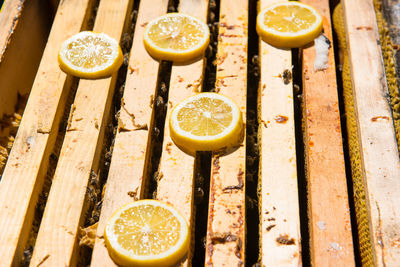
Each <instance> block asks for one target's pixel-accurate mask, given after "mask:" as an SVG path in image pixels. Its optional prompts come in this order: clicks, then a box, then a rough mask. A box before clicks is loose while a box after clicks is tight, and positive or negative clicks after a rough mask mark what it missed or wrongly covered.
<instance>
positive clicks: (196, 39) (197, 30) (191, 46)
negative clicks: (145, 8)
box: [143, 13, 210, 62]
mask: <svg viewBox="0 0 400 267" xmlns="http://www.w3.org/2000/svg"><path fill="white" fill-rule="evenodd" d="M209 40H210V31H209V29H208V26H207V24H205V23H204V22H202V21H200V20H198V19H197V18H194V17H192V16H189V15H185V14H181V13H169V14H166V15H164V16H161V17H158V18H156V19H154V20H152V21H151V22H150V23H149V24H147V26H146V29H145V31H144V38H143V41H144V46H145V48H146V50H147V52H148V53H149V54H150V55H151V56H152V57H154V58H157V59H161V60H171V61H175V62H183V61H187V60H190V59H193V58H196V57H197V56H200V55H202V54H203V53H204V51H205V50H206V48H207V46H208V43H209Z"/></svg>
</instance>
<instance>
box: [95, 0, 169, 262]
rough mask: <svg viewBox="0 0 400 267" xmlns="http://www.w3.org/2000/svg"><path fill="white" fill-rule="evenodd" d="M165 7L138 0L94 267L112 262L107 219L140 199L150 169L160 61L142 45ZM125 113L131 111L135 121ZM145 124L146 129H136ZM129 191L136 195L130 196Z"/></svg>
mask: <svg viewBox="0 0 400 267" xmlns="http://www.w3.org/2000/svg"><path fill="white" fill-rule="evenodd" d="M167 6H168V0H157V1H141V2H140V7H139V13H138V18H137V21H136V26H135V35H134V39H133V44H132V49H131V54H130V55H131V57H130V60H129V67H128V73H127V77H126V82H125V91H124V95H123V102H124V107H122V108H121V110H120V122H119V128H120V129H121V128H122V130H121V131H119V132H118V133H117V135H116V137H115V142H114V150H113V155H112V161H111V166H110V170H109V175H108V178H107V184H106V190H105V194H104V199H103V204H102V209H101V214H100V220H99V224H98V227H97V235H96V243H95V246H94V251H93V256H92V261H91V266H94V267H98V266H113V265H114V263H113V262H112V260H111V258H110V257H109V255H108V252H107V249H106V247H105V245H104V240H103V233H104V228H105V224H106V222H107V220H108V218H109V217H110V216H111V215H112V214H113V213H114V212H115V211H116V210H117V209H118V208H119V207H121V206H122V205H124V204H126V203H129V202H132V201H133V200H135V199H140V198H143V191H144V186H145V184H146V181H145V179H146V178H148V170H149V159H148V155H149V151H148V149H149V147H148V146H149V145H150V143H151V140H150V139H151V134H150V129H152V127H153V126H152V125H153V115H152V112H153V110H154V109H152V105H151V104H150V103H151V101H152V99H153V98H154V97H153V96H154V95H155V94H156V86H157V74H158V68H159V62H158V61H156V60H154V59H153V58H152V57H150V55H149V54H148V53H147V52H146V50H145V48H144V46H143V32H144V29H145V25H146V24H147V23H148V22H149V21H151V20H152V19H154V18H156V17H158V16H161V15H163V14H164V13H166V11H167ZM128 112H129V113H130V114H134V116H135V118H134V122H133V120H132V117H131V115H129V114H128ZM133 123H135V124H136V125H134V124H133ZM145 124H146V126H147V129H141V130H135V129H136V128H137V127H138V126H139V125H142V126H144V125H145ZM129 192H133V193H135V194H136V196H134V197H133V198H132V196H130V195H129V194H128V193H129Z"/></svg>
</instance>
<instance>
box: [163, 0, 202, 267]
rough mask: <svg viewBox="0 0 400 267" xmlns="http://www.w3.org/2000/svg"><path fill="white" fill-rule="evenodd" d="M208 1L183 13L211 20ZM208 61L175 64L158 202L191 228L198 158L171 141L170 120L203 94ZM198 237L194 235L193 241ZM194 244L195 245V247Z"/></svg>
mask: <svg viewBox="0 0 400 267" xmlns="http://www.w3.org/2000/svg"><path fill="white" fill-rule="evenodd" d="M207 9H208V0H190V1H189V0H188V1H180V3H179V8H178V10H179V12H182V13H186V14H189V15H192V16H195V17H197V18H198V19H200V20H202V21H204V22H206V21H207ZM204 64H205V60H203V59H201V60H197V61H195V62H193V63H190V64H183V65H178V64H174V65H173V66H172V70H171V81H170V86H169V93H168V95H169V96H168V102H169V103H168V104H169V105H168V110H167V117H166V118H167V119H166V122H165V128H164V141H163V149H162V155H161V160H160V166H159V171H158V172H159V176H158V187H157V199H158V200H161V201H165V202H168V203H170V204H172V205H173V206H174V207H175V208H177V209H178V210H179V211H180V212H181V213H182V215H183V216H184V217H185V218H186V220H187V222H188V225H189V227H190V229H191V230H192V233H193V230H194V228H193V227H194V224H193V223H192V220H193V216H194V210H193V205H194V196H193V190H194V162H195V158H194V157H192V156H190V155H188V154H185V153H184V152H183V151H181V150H180V149H179V148H178V147H177V146H176V145H175V144H174V143H173V142H172V140H171V137H170V134H169V125H168V119H169V114H170V112H171V108H172V107H173V106H175V105H177V104H178V103H179V102H181V101H182V100H183V99H185V98H187V97H189V96H191V95H194V94H195V93H196V92H199V91H201V89H202V83H203V80H202V78H203V69H204ZM193 237H194V236H192V238H193ZM192 245H193V244H192ZM193 249H194V248H193V247H191V248H190V250H189V253H188V257H187V260H185V262H184V263H183V264H184V266H191V260H192V259H191V258H192V254H193Z"/></svg>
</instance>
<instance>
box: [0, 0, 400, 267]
mask: <svg viewBox="0 0 400 267" xmlns="http://www.w3.org/2000/svg"><path fill="white" fill-rule="evenodd" d="M274 2H278V1H277V0H262V1H260V2H259V8H264V7H266V6H268V5H270V4H272V3H274ZM303 2H305V3H308V4H310V5H313V6H314V7H315V8H317V9H318V10H319V12H320V13H321V14H322V15H323V16H324V29H325V32H324V34H325V35H326V36H327V37H328V39H330V40H331V41H332V33H331V30H330V29H331V22H330V15H329V1H328V0H324V1H317V0H305V1H303ZM8 3H13V1H9V2H8ZM94 4H95V1H93V0H69V1H61V3H60V5H59V7H58V9H57V13H56V16H55V19H54V23H53V26H52V30H51V33H50V36H49V38H48V40H47V44H46V48H45V50H44V52H43V56H42V61H41V63H40V66H39V68H38V70H37V75H36V78H35V81H34V83H33V86H32V89H31V93H30V98H29V101H28V104H27V107H26V110H25V112H24V116H23V119H22V122H21V126H20V129H19V132H18V135H17V137H16V140H15V143H14V145H13V149H12V151H11V154H10V157H9V160H8V163H7V165H6V169H5V171H4V173H3V175H2V180H1V184H0V227H1V229H2V230H1V231H0V243H1V244H4V246H3V245H2V249H1V251H0V256H1V258H2V263H4V264H5V265H7V266H8V265H16V264H18V263H19V262H20V260H21V257H22V254H23V249H24V247H25V245H26V242H27V239H28V236H29V231H30V229H31V225H32V220H33V217H34V209H35V205H36V204H37V201H38V197H39V194H40V192H41V191H42V187H43V183H44V179H45V175H46V172H47V170H48V160H49V157H50V155H51V153H52V151H53V148H54V146H55V142H56V139H57V134H58V132H59V126H60V121H61V120H62V117H63V115H64V110H65V109H67V110H68V109H69V107H66V103H67V101H68V98H69V97H71V96H72V95H74V94H75V96H74V97H75V98H74V100H73V103H72V106H71V108H70V113H69V117H68V119H67V120H68V125H67V129H66V131H65V135H64V136H63V144H62V146H61V151H60V153H59V158H58V163H57V166H56V169H55V173H54V177H53V182H52V185H51V189H50V192H49V197H48V199H47V203H46V209H45V212H44V214H43V219H42V221H41V226H40V230H39V233H38V236H37V239H36V243H35V249H34V253H33V256H32V260H31V265H32V266H37V265H43V266H44V265H47V266H63V265H66V266H70V265H72V266H74V265H76V264H77V260H78V252H79V245H78V242H77V241H78V239H79V229H80V227H82V226H83V222H84V217H85V213H86V210H87V205H88V199H87V192H86V191H87V187H88V183H89V180H90V177H91V175H93V172H94V173H98V171H99V164H100V157H101V152H102V149H103V143H104V133H105V131H106V127H107V123H108V120H109V115H110V114H111V113H112V111H110V108H111V106H112V98H113V94H114V90H115V86H116V85H115V84H116V79H117V74H115V75H113V76H112V77H110V78H107V79H101V80H79V84H78V86H77V89H76V93H75V88H74V84H77V83H78V79H76V78H74V77H71V76H67V75H65V74H64V73H63V72H62V71H61V70H60V69H59V68H58V64H57V61H56V55H57V51H58V48H59V46H60V44H61V42H62V41H63V40H65V39H66V38H68V37H69V36H71V35H73V34H75V33H77V32H79V31H81V30H85V29H87V28H88V21H89V18H90V17H91V16H92V11H93V5H94ZM168 4H169V3H168V1H167V0H157V1H144V0H143V1H140V5H139V7H138V18H137V21H136V25H135V29H134V37H133V44H132V48H131V52H130V57H129V63H128V68H127V72H126V73H124V74H122V75H124V76H126V79H125V84H124V85H125V90H124V92H123V98H122V100H121V109H120V111H119V123H118V131H117V133H116V134H115V140H114V150H113V154H112V160H111V165H110V168H109V173H108V177H107V180H106V187H105V188H106V189H105V194H104V198H103V204H102V205H103V206H102V210H101V214H100V219H99V223H98V227H97V233H96V236H95V244H94V249H93V253H92V258H91V264H92V266H112V265H113V262H112V260H111V259H110V258H109V256H108V253H107V250H106V248H105V246H104V241H103V231H104V226H105V222H106V220H107V218H108V217H109V216H110V215H111V214H112V213H113V212H114V211H115V210H116V209H117V208H118V207H119V206H121V205H122V204H124V203H127V202H129V201H132V200H135V199H139V198H143V197H144V196H145V195H146V191H147V190H148V189H147V187H148V184H149V181H148V179H149V178H150V177H149V176H150V173H149V170H150V165H151V150H152V143H153V142H154V140H153V136H152V134H151V133H152V129H153V128H154V124H155V116H156V115H155V114H154V112H155V105H154V98H155V97H156V96H157V94H158V93H157V87H158V86H159V79H160V70H161V68H162V67H161V64H160V63H159V62H157V61H156V60H154V59H153V58H151V57H150V56H149V55H148V54H147V52H146V51H145V49H144V47H143V44H142V42H143V40H142V34H143V30H144V27H145V25H146V24H147V23H148V22H149V21H150V20H151V19H153V18H155V17H157V16H160V15H162V14H164V13H166V12H167V8H168ZM133 5H134V1H129V0H118V1H115V0H114V1H112V0H101V1H100V3H99V6H98V9H97V15H96V20H95V24H94V28H93V30H95V31H100V32H106V33H107V34H109V35H111V36H112V37H114V38H115V39H117V40H121V39H122V36H123V32H125V31H126V28H127V27H128V26H130V25H128V24H129V23H130V22H131V20H130V19H129V18H130V14H131V12H132V9H133ZM343 6H344V11H345V12H344V14H345V18H346V22H347V27H346V30H347V32H348V43H349V47H350V49H349V50H350V55H351V62H352V77H353V86H354V92H355V96H356V103H357V108H358V109H357V110H358V118H359V121H358V124H359V125H358V126H359V129H360V133H359V135H360V142H361V147H362V148H363V168H364V172H365V179H366V188H367V190H366V191H367V192H368V200H369V202H368V203H369V211H370V216H371V220H370V222H371V229H372V234H371V235H372V236H371V240H372V241H373V250H374V257H375V258H374V259H375V262H376V264H377V265H378V266H385V264H386V265H387V266H394V265H396V263H398V259H399V258H400V257H398V255H399V254H400V252H399V249H398V245H397V246H396V242H395V241H396V240H398V239H396V238H399V234H398V232H396V231H398V230H397V228H396V229H395V228H394V227H393V226H398V225H400V218H398V216H397V215H396V212H395V210H393V207H395V206H396V203H399V198H400V190H399V188H398V183H396V178H398V177H400V167H399V156H398V151H397V146H396V142H395V137H394V130H393V123H391V122H392V121H391V112H390V107H389V105H388V103H387V101H386V98H385V96H386V95H385V94H384V93H383V94H382V93H381V92H386V91H387V88H386V84H385V83H384V82H383V80H382V79H381V77H382V75H383V73H384V70H383V65H382V59H381V55H380V48H379V44H377V42H376V40H377V39H378V37H377V36H378V32H377V27H376V22H375V18H374V13H373V12H374V10H373V6H372V1H361V0H357V1H350V0H347V1H346V0H344V5H343ZM208 7H209V1H208V0H190V1H189V0H188V1H180V4H179V6H178V7H177V8H178V11H179V12H183V13H187V14H191V15H193V16H196V17H198V18H199V19H201V20H203V21H204V22H206V20H207V15H208V13H207V12H208ZM356 8H359V9H360V10H362V11H360V12H358V13H357V12H351V11H350V10H354V9H356ZM219 10H220V14H219V26H218V32H219V35H218V45H217V56H216V61H215V64H216V83H215V89H216V91H217V92H219V93H221V94H226V95H229V96H230V97H231V98H233V99H234V100H235V101H236V102H237V103H238V104H239V106H240V108H241V110H242V112H243V114H244V115H245V114H246V111H247V103H246V99H247V90H248V88H247V86H248V82H247V66H248V58H247V56H248V51H247V47H248V45H247V42H248V19H249V18H248V1H244V0H237V1H235V3H234V4H233V3H232V1H227V0H221V1H220V6H219ZM361 13H362V14H363V15H362V16H360V14H361ZM357 27H362V29H369V30H368V31H367V30H366V31H360V30H359V29H360V28H357ZM2 36H3V35H2ZM365 40H367V41H365ZM360 42H362V43H360ZM332 43H333V41H332ZM365 43H367V45H365ZM360 46H362V47H365V48H366V49H358V47H360ZM300 53H301V58H302V66H303V68H302V76H303V79H302V80H303V94H304V102H303V103H304V106H303V108H304V118H305V120H304V132H303V135H304V142H305V148H304V149H305V162H306V177H307V184H308V186H307V187H308V203H307V205H308V216H309V231H310V248H309V249H310V256H311V262H312V263H313V264H314V265H316V266H319V265H324V264H326V265H333V264H337V265H339V266H354V265H355V258H354V251H353V245H354V244H353V240H352V233H351V226H350V214H349V206H348V193H347V184H346V174H345V165H344V155H343V146H342V140H341V138H342V136H341V128H340V127H341V126H340V118H339V107H338V95H337V85H336V76H335V75H336V74H335V62H334V54H333V47H332V48H331V49H330V52H329V67H328V69H327V70H324V71H318V72H314V71H313V66H312V65H313V62H314V57H315V55H314V48H313V46H309V47H307V48H304V49H303V50H300ZM291 56H292V53H291V51H290V50H282V49H277V48H274V47H271V46H269V45H268V44H266V43H264V42H262V41H260V43H259V58H260V70H261V72H260V73H261V77H260V85H259V88H258V89H259V94H258V95H259V101H258V112H259V114H258V118H259V126H260V127H259V130H258V133H259V150H260V167H259V203H260V204H259V206H260V207H259V215H260V241H259V243H260V264H261V265H265V266H298V265H301V264H302V255H301V253H302V247H301V233H300V211H299V205H300V203H299V198H298V195H299V192H298V190H299V189H298V179H300V178H299V177H298V173H297V166H296V162H297V159H296V157H297V155H296V141H295V113H294V103H293V102H294V97H295V95H294V93H293V82H292V80H291V79H290V78H289V79H287V77H288V76H287V75H288V73H289V74H291V73H292V57H291ZM362 60H366V61H365V62H364V61H362ZM368 60H370V61H371V62H375V63H374V64H369V63H368V62H369V61H368ZM205 65H206V61H205V59H196V60H194V61H193V62H190V63H188V64H180V65H172V68H171V74H170V82H169V85H168V87H169V91H168V100H169V101H168V103H167V112H166V118H167V119H168V114H169V113H170V110H171V108H172V107H173V106H174V105H176V104H177V103H178V102H179V101H181V100H182V99H184V98H186V97H188V96H190V95H193V94H195V93H198V92H200V91H202V84H203V79H204V70H205ZM0 67H1V66H0ZM0 74H1V72H0ZM371 74H374V75H371ZM120 75H121V74H120ZM365 77H369V79H368V82H365V81H364V79H365ZM0 78H1V77H0ZM360 90H369V93H367V94H365V92H364V91H362V92H363V93H361V91H360ZM372 101H373V103H372ZM375 117H376V118H379V119H378V120H371V118H375ZM386 118H388V119H386ZM168 127H169V126H168V121H167V120H166V121H165V127H164V132H163V134H164V136H163V144H162V150H161V156H160V161H159V166H158V171H157V174H158V175H157V177H156V178H157V189H156V194H155V197H156V198H157V199H159V200H162V201H166V202H169V203H171V204H172V205H174V206H175V207H176V208H178V209H179V210H180V211H181V212H182V214H183V215H184V216H185V218H186V219H187V222H188V223H189V225H190V227H191V229H194V228H195V227H196V226H195V225H194V217H195V213H196V210H195V207H196V205H195V203H194V188H195V186H194V184H195V176H196V174H195V172H196V169H197V168H198V167H197V166H196V165H197V164H198V162H197V158H196V157H192V156H189V155H187V154H185V153H184V152H182V151H181V150H179V148H177V147H176V146H175V145H174V143H173V142H172V140H171V139H170V136H169V129H168ZM378 129H379V130H378ZM371 140H372V141H371ZM210 169H211V172H210V186H209V187H210V191H209V200H208V203H209V208H208V214H209V216H208V223H207V235H206V239H205V262H204V264H205V265H209V266H212V265H215V266H224V264H225V265H226V264H227V265H229V266H244V264H245V262H246V258H245V256H246V238H247V235H246V233H247V229H246V228H247V227H253V226H249V225H246V140H244V142H243V145H242V146H240V147H237V148H233V149H232V150H230V151H228V152H227V153H224V154H221V153H214V154H213V155H212V159H211V162H210ZM388 196H389V197H388ZM302 204H303V205H304V204H305V203H302ZM396 216H397V217H396ZM193 231H194V230H193ZM226 235H228V236H229V238H225V239H224V238H223V236H226ZM221 240H222V241H221ZM382 243H383V244H385V247H384V246H383V245H382ZM193 249H194V247H193V244H192V247H191V249H190V251H189V253H188V256H187V257H186V259H185V261H184V262H183V264H184V265H185V266H191V265H192V262H191V260H192V256H193V252H194V251H193ZM303 250H304V248H303Z"/></svg>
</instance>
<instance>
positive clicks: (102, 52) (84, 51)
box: [58, 31, 123, 79]
mask: <svg viewBox="0 0 400 267" xmlns="http://www.w3.org/2000/svg"><path fill="white" fill-rule="evenodd" d="M122 62H123V56H122V51H121V48H120V47H119V44H118V42H117V41H116V40H115V39H113V38H111V37H110V36H108V35H106V34H105V33H95V32H90V31H83V32H80V33H78V34H75V35H73V36H72V37H70V38H69V39H67V40H66V41H64V43H63V44H62V45H61V49H60V51H59V53H58V63H59V65H60V68H61V69H62V70H63V71H64V72H66V73H68V74H71V75H74V76H77V77H80V78H86V79H97V78H102V77H106V76H110V75H111V74H113V73H114V72H115V71H117V70H118V69H119V67H120V66H121V64H122Z"/></svg>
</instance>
